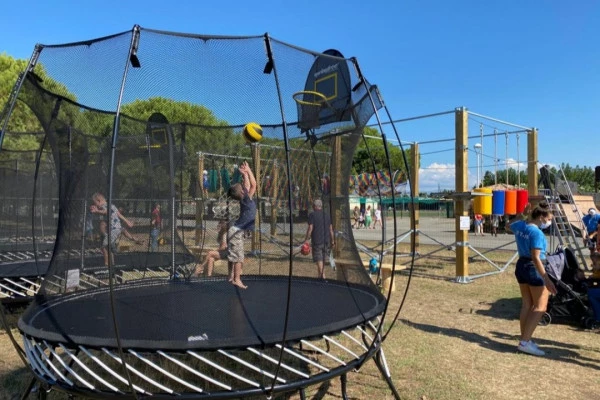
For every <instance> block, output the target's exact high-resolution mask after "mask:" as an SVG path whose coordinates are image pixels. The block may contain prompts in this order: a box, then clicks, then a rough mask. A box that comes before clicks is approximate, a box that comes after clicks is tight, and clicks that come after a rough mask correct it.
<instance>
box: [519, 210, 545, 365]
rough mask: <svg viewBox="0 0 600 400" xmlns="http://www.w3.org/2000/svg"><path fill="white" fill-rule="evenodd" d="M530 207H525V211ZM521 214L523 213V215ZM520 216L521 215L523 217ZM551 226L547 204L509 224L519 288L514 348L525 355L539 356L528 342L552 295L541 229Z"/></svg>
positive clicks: (542, 353) (533, 346)
mask: <svg viewBox="0 0 600 400" xmlns="http://www.w3.org/2000/svg"><path fill="white" fill-rule="evenodd" d="M530 208H531V206H530V205H529V204H528V205H527V207H526V212H527V211H528V210H529V209H530ZM526 212H525V213H526ZM525 213H524V214H525ZM551 224H552V213H551V212H550V207H549V205H548V203H547V202H545V201H544V202H541V203H540V204H538V205H537V206H536V207H535V208H534V209H533V210H532V211H531V214H530V215H529V218H527V219H526V220H518V221H515V222H513V223H511V224H510V225H509V229H510V231H512V232H513V233H514V234H515V241H516V243H517V250H518V252H519V259H518V261H517V267H516V269H515V276H516V278H517V282H519V288H520V289H521V298H522V305H521V315H520V318H519V320H520V326H521V339H520V341H519V345H518V346H517V349H518V350H519V351H522V352H524V353H527V354H532V355H535V356H543V355H544V354H545V353H544V351H542V350H540V349H539V348H538V347H537V345H536V344H535V343H534V342H533V340H531V337H532V336H533V332H534V331H535V328H536V327H537V325H538V323H539V322H540V319H541V318H542V316H543V315H544V313H545V312H546V306H547V305H548V297H549V295H550V293H552V294H556V287H555V286H554V283H552V281H551V280H550V277H549V276H548V274H547V273H546V269H545V267H544V265H545V263H546V237H545V236H544V233H543V232H542V229H546V228H548V227H549V226H550V225H551Z"/></svg>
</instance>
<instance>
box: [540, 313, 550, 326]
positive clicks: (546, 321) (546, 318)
mask: <svg viewBox="0 0 600 400" xmlns="http://www.w3.org/2000/svg"><path fill="white" fill-rule="evenodd" d="M550 322H552V316H551V315H550V314H548V313H547V312H546V313H544V315H542V319H540V322H539V324H538V325H540V326H548V325H550Z"/></svg>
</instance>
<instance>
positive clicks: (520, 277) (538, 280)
mask: <svg viewBox="0 0 600 400" xmlns="http://www.w3.org/2000/svg"><path fill="white" fill-rule="evenodd" d="M515 277H516V278H517V282H519V284H521V285H523V284H526V285H529V286H544V285H545V284H544V279H542V277H541V276H540V274H539V272H538V270H537V268H535V265H534V264H533V260H532V259H531V258H525V257H521V258H519V259H518V260H517V268H516V269H515Z"/></svg>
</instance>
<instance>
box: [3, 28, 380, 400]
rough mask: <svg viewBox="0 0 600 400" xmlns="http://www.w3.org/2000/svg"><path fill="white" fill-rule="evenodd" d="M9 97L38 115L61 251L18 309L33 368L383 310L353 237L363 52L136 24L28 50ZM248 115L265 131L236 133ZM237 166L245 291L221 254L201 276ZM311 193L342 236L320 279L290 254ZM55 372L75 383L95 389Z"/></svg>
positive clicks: (301, 327)
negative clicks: (249, 136)
mask: <svg viewBox="0 0 600 400" xmlns="http://www.w3.org/2000/svg"><path fill="white" fill-rule="evenodd" d="M17 89H18V90H17ZM314 92H318V93H319V95H315V94H314ZM12 96H13V98H12V99H11V100H13V104H18V105H21V106H22V105H23V104H24V105H26V106H27V107H28V108H29V109H30V110H31V111H32V112H33V114H34V115H35V117H36V118H37V120H38V121H39V125H40V128H41V131H42V132H43V134H44V135H43V140H42V139H40V141H39V143H40V150H39V152H38V153H39V154H44V155H48V157H47V158H48V160H51V162H44V163H39V175H38V181H37V182H36V185H38V186H39V180H40V179H41V178H42V177H45V176H53V177H55V181H56V190H55V192H56V193H55V196H56V198H57V199H58V210H59V212H58V228H57V230H56V232H57V234H56V242H55V245H54V252H53V254H52V258H51V260H50V263H49V266H48V269H47V272H46V274H45V276H44V280H43V284H42V287H41V289H40V290H39V292H38V294H37V296H36V297H35V301H34V302H33V303H32V304H31V305H30V307H29V308H28V309H27V311H26V312H25V314H24V315H23V316H22V317H21V319H20V321H19V327H20V329H21V331H22V332H23V334H24V337H25V340H26V349H28V351H29V353H28V355H29V357H30V358H33V359H37V361H32V364H33V367H34V371H35V372H36V374H37V375H38V376H40V375H41V376H44V378H45V379H48V380H52V379H51V378H48V376H52V375H57V374H56V373H54V374H53V372H52V369H51V368H50V367H47V366H46V367H44V366H42V364H43V362H46V361H48V358H49V357H44V356H43V355H42V353H43V354H47V355H49V354H50V353H51V352H52V350H51V349H52V348H57V347H58V346H60V347H63V348H65V349H67V348H68V349H71V350H65V351H67V354H71V355H73V354H75V352H76V353H77V354H84V353H85V352H86V351H92V350H90V349H96V350H97V351H98V352H100V353H102V354H103V355H104V356H105V357H107V356H106V354H113V355H114V354H115V353H113V351H114V349H117V348H119V346H121V347H122V349H124V350H125V353H126V354H128V356H130V355H131V352H133V351H134V350H133V349H135V351H140V350H142V351H145V352H148V354H157V352H158V353H160V354H163V353H162V352H163V351H169V352H174V353H176V354H185V352H190V351H201V350H206V351H215V350H217V351H222V350H223V349H246V348H247V347H248V346H259V347H260V348H273V349H276V348H277V346H278V345H279V343H284V341H285V343H288V342H289V343H296V342H298V341H301V340H304V339H306V338H314V337H320V335H325V334H337V333H339V332H341V331H344V330H346V329H353V328H354V327H357V326H363V327H366V326H368V325H369V324H371V322H372V321H375V320H376V318H377V317H378V316H380V315H381V314H382V313H383V311H384V309H385V306H386V302H385V298H384V297H383V296H382V295H381V294H380V292H379V289H378V288H377V287H376V285H374V284H373V282H372V280H371V278H370V277H369V275H368V273H367V271H366V269H365V268H364V266H363V263H362V261H361V259H360V256H359V253H358V251H357V249H356V246H355V244H354V240H353V235H352V230H351V224H352V221H351V215H350V214H351V213H350V210H349V202H348V195H349V193H348V191H349V189H348V188H349V185H348V180H349V176H350V175H351V167H352V159H353V153H354V150H355V148H356V146H357V144H358V142H359V140H362V136H361V135H362V133H363V129H364V127H365V124H366V123H367V121H368V120H369V119H370V118H371V117H372V115H373V114H374V112H375V111H376V109H377V108H379V107H380V106H381V104H380V100H379V98H378V95H377V91H376V89H375V87H374V86H371V85H369V83H368V82H367V81H366V80H365V79H364V77H362V76H361V75H359V69H358V64H357V63H356V60H354V59H345V58H343V57H341V54H339V53H338V52H336V51H327V52H325V53H317V52H312V51H308V50H304V49H300V48H298V47H295V46H291V45H289V44H286V43H283V42H280V41H278V40H275V39H273V38H271V37H269V36H268V35H265V36H256V37H210V36H201V35H190V34H175V33H169V32H161V31H155V30H149V29H143V28H139V27H135V28H134V29H133V30H132V31H128V32H124V33H121V34H116V35H112V36H109V37H105V38H100V39H96V40H89V41H86V42H80V43H73V44H66V45H38V46H37V47H36V50H35V52H34V56H33V57H32V59H31V61H30V65H29V67H28V70H27V71H25V73H24V74H23V75H22V76H21V78H20V80H19V82H18V83H17V85H16V87H15V90H14V91H13V95H12ZM10 109H11V108H10V104H9V106H7V108H6V109H5V110H10ZM13 114H14V112H13ZM10 115H11V113H10V112H5V113H4V114H3V115H2V120H0V126H4V127H5V131H4V132H3V138H2V139H3V148H2V151H1V152H0V155H2V156H5V154H6V152H5V146H6V145H7V144H8V143H10V141H11V139H12V137H11V133H10V131H9V130H6V126H8V125H10ZM250 121H254V122H257V123H259V124H260V125H261V126H262V128H263V139H262V140H261V141H260V142H258V143H257V144H253V145H250V144H248V143H246V142H245V140H244V138H243V136H242V129H243V126H244V125H245V124H246V123H248V122H250ZM244 161H248V163H249V165H250V167H251V168H252V170H253V171H254V174H255V176H256V179H257V193H256V197H255V201H256V203H257V214H256V221H255V228H254V230H251V231H248V232H246V235H245V239H244V246H245V261H244V266H243V275H242V279H243V281H244V283H245V284H246V285H247V286H248V288H247V289H245V290H243V289H240V288H238V287H236V286H234V285H232V284H231V283H229V282H228V264H227V261H226V260H225V261H217V262H216V263H215V266H214V269H213V271H212V274H211V276H207V271H204V274H200V275H199V276H196V275H198V272H199V270H198V269H197V266H198V265H200V264H201V263H202V261H204V259H205V257H206V255H207V252H208V251H209V250H210V249H215V248H217V247H218V243H217V235H218V223H219V220H222V219H226V220H228V221H233V220H235V219H236V218H237V216H238V213H239V206H238V204H237V203H236V202H235V201H233V200H228V199H227V190H228V188H229V187H230V186H231V185H233V184H235V183H236V182H240V173H239V170H238V166H239V165H241V163H242V162H244ZM33 186H35V185H32V187H33ZM49 191H50V190H48V189H44V190H43V191H41V190H40V191H38V192H37V194H36V199H38V198H41V197H42V193H41V192H43V193H44V195H45V194H47V193H48V192H49ZM98 194H101V195H102V196H104V197H105V198H106V202H107V206H106V207H107V209H108V208H111V211H110V212H108V211H107V213H106V214H109V217H108V218H107V216H106V215H103V214H99V213H96V212H91V210H93V209H92V206H93V205H94V204H95V203H94V198H96V199H97V198H98V196H97V195H98ZM3 195H4V193H3ZM315 199H322V200H323V204H324V209H325V211H326V212H327V213H329V214H330V215H331V220H332V224H333V228H334V230H335V231H336V243H335V247H334V248H333V249H332V253H331V256H332V257H331V258H332V259H333V262H332V264H334V265H335V269H333V268H332V267H333V266H334V265H331V267H330V266H328V265H326V268H327V270H326V278H327V279H326V280H322V279H319V278H318V277H317V268H316V266H315V263H314V262H313V260H312V257H311V256H303V255H301V254H300V253H299V252H298V250H299V246H300V244H301V243H302V242H303V240H304V236H305V233H306V229H307V226H308V225H307V217H308V215H309V213H310V212H312V202H313V201H314V200H315ZM34 200H35V199H34ZM156 204H158V205H160V210H161V211H160V212H161V217H162V222H161V225H160V227H159V228H160V229H159V232H158V235H156V231H154V232H153V231H152V226H151V223H152V222H151V221H152V219H153V217H152V210H153V209H154V207H155V205H156ZM3 207H4V205H3ZM113 207H114V209H118V210H119V211H120V213H121V214H122V215H123V216H124V217H125V218H126V219H123V218H119V217H116V215H117V213H116V211H112V208H113ZM2 215H4V213H3V214H2ZM127 221H128V222H127ZM37 228H39V227H38V226H36V229H37ZM3 229H4V228H3ZM155 238H156V243H153V242H154V239H155ZM113 240H114V242H113ZM108 242H111V243H114V244H113V245H112V246H107V243H108ZM153 244H154V245H153ZM107 249H108V250H107ZM327 258H328V259H329V257H327ZM288 297H289V299H290V301H289V303H288ZM375 325H377V323H375ZM371 326H373V325H371ZM365 329H366V328H365ZM367 336H368V335H367ZM362 337H363V340H364V338H365V336H364V335H362ZM117 338H118V339H120V341H117ZM373 340H375V339H373ZM367 344H370V343H367ZM40 346H41V347H40ZM111 349H112V350H111ZM69 351H73V352H74V353H70V352H69ZM128 351H129V353H128ZM361 351H362V353H363V354H367V353H368V351H367V347H365V346H362V349H361ZM182 352H183V353H182ZM163 356H164V357H167V356H166V355H163ZM357 357H358V358H360V356H357ZM122 360H123V359H122ZM77 364H78V363H76V365H75V366H74V367H73V368H75V367H77ZM348 365H349V364H344V366H345V367H344V368H347V367H348ZM49 374H50V375H49ZM54 378H56V379H57V380H56V381H57V382H58V385H62V386H65V387H67V388H69V389H70V390H73V388H78V390H79V389H81V390H96V389H90V388H89V387H88V386H87V385H83V384H81V383H80V382H78V381H76V380H73V382H71V381H70V380H69V379H66V380H65V379H60V378H57V377H56V376H54ZM90 379H91V378H90ZM69 383H71V384H72V385H73V386H70V385H69ZM240 385H241V387H242V388H244V387H246V384H245V383H241V384H240ZM105 389H106V388H105ZM184 389H185V390H184V391H189V390H190V388H189V386H188V387H186V388H184ZM106 390H108V391H109V392H111V393H114V390H113V389H112V388H111V387H108V389H106ZM122 390H125V391H127V390H128V388H127V387H125V388H124V389H122ZM134 390H137V389H135V388H134ZM229 390H235V389H231V387H230V389H229ZM157 391H158V392H161V393H169V391H168V390H165V389H164V388H160V389H158V390H157ZM191 391H192V392H194V390H191Z"/></svg>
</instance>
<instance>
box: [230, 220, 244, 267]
mask: <svg viewBox="0 0 600 400" xmlns="http://www.w3.org/2000/svg"><path fill="white" fill-rule="evenodd" d="M227 250H228V254H227V260H229V262H232V263H238V262H244V231H243V230H241V229H239V228H237V227H235V226H232V227H230V228H229V230H228V231H227Z"/></svg>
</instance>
